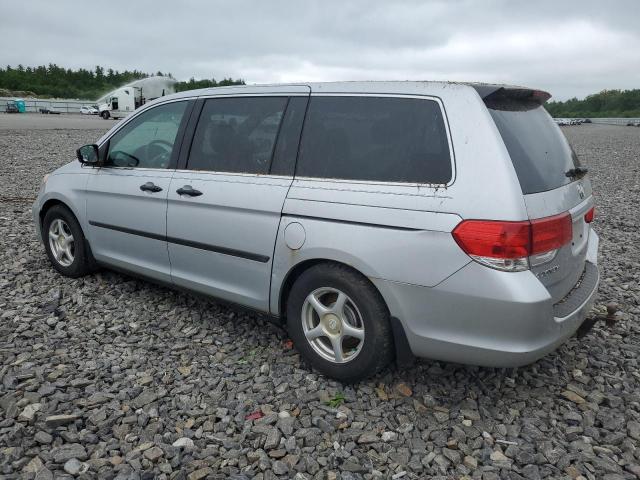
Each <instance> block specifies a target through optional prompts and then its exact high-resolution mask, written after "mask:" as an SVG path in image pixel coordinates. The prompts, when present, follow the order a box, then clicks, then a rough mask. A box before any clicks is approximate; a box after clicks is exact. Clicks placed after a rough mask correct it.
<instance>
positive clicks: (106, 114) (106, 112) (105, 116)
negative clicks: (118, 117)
mask: <svg viewBox="0 0 640 480" xmlns="http://www.w3.org/2000/svg"><path fill="white" fill-rule="evenodd" d="M100 116H101V117H102V118H104V119H105V120H109V112H108V111H107V110H105V111H104V112H102V113H101V114H100Z"/></svg>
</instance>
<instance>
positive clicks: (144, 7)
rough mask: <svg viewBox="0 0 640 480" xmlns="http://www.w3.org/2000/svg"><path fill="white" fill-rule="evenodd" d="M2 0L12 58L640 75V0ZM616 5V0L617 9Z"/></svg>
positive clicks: (182, 74) (559, 77)
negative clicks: (605, 0) (612, 0)
mask: <svg viewBox="0 0 640 480" xmlns="http://www.w3.org/2000/svg"><path fill="white" fill-rule="evenodd" d="M169 5H171V6H170V7H168V6H167V3H166V2H160V1H151V0H142V1H135V2H130V1H126V0H115V1H113V0H112V1H110V2H99V3H98V2H87V1H80V0H77V1H71V0H58V1H56V2H51V1H48V0H32V1H29V2H24V1H17V0H16V1H13V0H4V1H3V5H2V8H1V9H2V17H3V22H2V23H3V26H2V28H1V29H0V44H1V45H3V48H2V50H0V62H2V63H4V64H11V65H16V64H18V63H22V64H24V65H36V64H47V63H49V62H52V63H57V64H59V65H63V66H66V67H72V68H77V67H85V68H91V67H92V66H94V65H102V66H107V67H113V68H117V69H120V70H122V69H125V68H127V69H133V68H137V69H141V70H144V71H148V72H155V71H157V70H162V71H164V72H169V71H170V72H172V73H173V74H174V76H176V77H177V78H182V79H186V78H188V77H190V76H192V75H193V76H195V77H196V78H203V77H207V78H210V77H212V76H215V77H216V78H221V77H223V76H232V77H234V78H235V77H242V78H244V79H245V80H246V81H247V82H249V83H264V82H282V81H305V80H309V81H311V80H359V79H400V80H407V79H410V80H431V79H433V80H447V79H448V80H471V81H490V82H501V83H502V82H504V83H515V84H522V85H528V86H534V87H539V88H543V89H546V90H548V91H550V92H551V93H552V94H553V95H554V97H555V98H558V99H565V98H568V97H571V96H574V95H575V96H578V97H582V96H584V95H587V94H589V93H594V92H597V91H599V90H602V89H605V88H636V87H639V86H640V68H639V67H640V48H638V45H640V28H638V23H637V22H638V19H640V2H638V1H637V0H622V1H618V2H615V3H612V4H610V5H605V4H603V3H602V2H601V1H585V0H582V1H564V2H557V1H537V2H530V1H508V0H487V1H483V2H479V1H471V0H454V1H401V2H389V1H377V0H367V1H365V0H344V1H339V2H338V1H335V2H334V1H328V0H325V1H309V2H295V1H293V0H291V1H286V2H285V1H272V2H265V1H258V0H256V1H234V2H206V1H183V2H171V3H170V4H169ZM613 7H615V8H613Z"/></svg>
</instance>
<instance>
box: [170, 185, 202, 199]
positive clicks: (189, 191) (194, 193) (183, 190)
mask: <svg viewBox="0 0 640 480" xmlns="http://www.w3.org/2000/svg"><path fill="white" fill-rule="evenodd" d="M176 193H177V194H178V195H189V196H190V197H199V196H200V195H202V192H201V191H200V190H195V189H194V188H192V187H191V185H185V186H184V187H180V188H179V189H177V190H176Z"/></svg>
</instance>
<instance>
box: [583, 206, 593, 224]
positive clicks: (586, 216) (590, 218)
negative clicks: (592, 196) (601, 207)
mask: <svg viewBox="0 0 640 480" xmlns="http://www.w3.org/2000/svg"><path fill="white" fill-rule="evenodd" d="M595 216H596V207H591V208H590V209H589V211H588V212H587V213H585V214H584V221H585V222H587V223H591V222H593V218H594V217H595Z"/></svg>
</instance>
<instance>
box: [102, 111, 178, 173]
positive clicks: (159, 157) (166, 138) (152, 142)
mask: <svg viewBox="0 0 640 480" xmlns="http://www.w3.org/2000/svg"><path fill="white" fill-rule="evenodd" d="M186 107H187V102H173V103H167V104H165V105H159V106H157V107H153V108H151V109H149V110H147V111H146V112H144V113H142V114H140V115H138V116H137V117H136V118H134V119H133V120H131V121H130V122H129V123H127V124H126V125H125V126H124V127H123V128H122V129H121V130H120V131H118V132H117V133H116V134H115V135H114V136H113V137H111V139H110V140H109V154H108V156H107V161H106V163H105V165H107V166H114V167H138V168H167V167H168V166H169V161H170V160H171V154H172V153H173V145H174V143H175V141H176V135H177V133H178V128H179V127H180V122H181V121H182V117H183V115H184V111H185V108H186Z"/></svg>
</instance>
